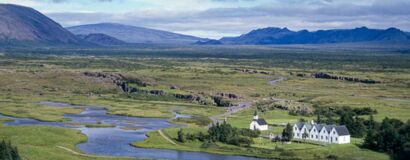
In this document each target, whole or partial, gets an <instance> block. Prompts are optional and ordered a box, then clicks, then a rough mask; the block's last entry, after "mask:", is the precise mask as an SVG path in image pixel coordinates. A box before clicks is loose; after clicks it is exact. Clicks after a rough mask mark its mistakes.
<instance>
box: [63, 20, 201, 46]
mask: <svg viewBox="0 0 410 160" xmlns="http://www.w3.org/2000/svg"><path fill="white" fill-rule="evenodd" d="M67 29H68V30H69V31H71V32H72V33H74V34H90V33H102V34H106V35H109V36H111V37H115V38H117V39H119V40H122V41H125V42H127V43H157V44H191V43H194V42H196V41H198V40H204V39H202V38H198V37H194V36H188V35H182V34H176V33H172V32H166V31H161V30H155V29H148V28H142V27H135V26H128V25H122V24H116V23H99V24H89V25H81V26H74V27H68V28H67Z"/></svg>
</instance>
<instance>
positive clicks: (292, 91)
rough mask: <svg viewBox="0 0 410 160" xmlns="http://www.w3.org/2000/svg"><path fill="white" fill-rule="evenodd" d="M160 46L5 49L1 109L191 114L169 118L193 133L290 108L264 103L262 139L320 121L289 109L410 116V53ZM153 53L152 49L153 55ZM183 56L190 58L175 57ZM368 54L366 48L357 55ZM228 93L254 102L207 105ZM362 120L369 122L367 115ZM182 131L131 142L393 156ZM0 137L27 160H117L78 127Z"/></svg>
mask: <svg viewBox="0 0 410 160" xmlns="http://www.w3.org/2000/svg"><path fill="white" fill-rule="evenodd" d="M162 51H163V52H161V55H150V56H152V57H145V56H146V55H148V53H141V55H143V56H142V57H138V56H135V55H132V56H130V54H131V53H132V52H130V51H124V52H126V53H127V54H126V55H124V56H118V55H111V54H109V55H98V54H96V55H93V56H73V55H66V54H62V55H59V56H55V55H54V54H58V52H57V51H56V52H57V53H47V54H44V53H43V54H40V53H39V55H35V56H33V55H30V54H17V53H16V54H14V53H5V54H2V55H0V57H1V58H0V77H1V78H0V113H1V114H3V115H9V116H14V117H28V118H34V119H38V120H41V121H57V122H65V123H67V122H68V121H67V119H65V118H64V114H75V113H80V112H81V111H82V110H81V109H77V108H64V107H62V108H56V107H48V106H45V105H42V104H38V103H39V102H41V101H57V102H64V103H69V104H76V105H95V106H103V107H105V108H107V110H108V112H109V113H110V114H117V115H126V116H134V117H158V118H172V117H174V112H177V113H181V114H189V115H192V116H193V117H192V118H187V119H176V120H172V122H174V123H183V124H187V126H185V127H182V128H183V129H184V130H186V131H190V132H199V131H206V128H207V126H208V124H209V123H211V122H212V120H215V119H219V120H223V119H225V118H226V119H227V121H228V123H230V124H231V125H232V126H234V127H238V128H248V127H249V123H250V121H251V119H252V113H253V112H254V110H257V109H260V107H261V106H263V105H265V104H267V105H271V106H274V104H275V105H280V106H286V107H288V108H287V109H279V108H275V109H272V108H269V107H267V108H265V109H266V110H265V111H264V112H259V113H260V115H259V116H260V117H262V118H264V119H265V120H266V121H267V122H268V123H269V124H271V126H269V127H270V130H269V131H265V132H262V135H268V134H269V133H274V134H280V133H281V132H282V129H283V128H284V127H283V124H286V123H294V122H296V121H298V120H299V119H301V118H303V119H305V120H311V119H316V117H314V116H309V115H300V114H296V115H291V114H289V112H290V110H292V109H295V108H296V109H297V108H301V107H302V108H303V107H305V108H308V109H312V108H313V109H314V107H315V106H322V107H328V108H339V107H343V106H349V107H351V108H362V107H370V108H372V109H376V110H377V114H374V118H375V120H376V121H379V122H380V121H381V120H382V119H383V118H385V117H390V118H397V119H399V120H402V121H407V120H408V119H409V118H408V117H410V108H409V106H410V97H409V95H410V87H409V86H410V69H409V68H410V66H409V64H408V63H407V62H408V61H409V60H410V56H409V55H408V54H398V53H391V52H392V51H383V50H382V51H380V50H379V51H377V52H374V53H373V52H372V51H363V50H359V51H354V53H350V52H348V53H346V52H342V53H335V51H334V50H332V51H329V52H328V51H326V50H324V51H322V50H319V51H317V52H316V51H315V52H314V53H310V52H309V53H307V52H306V53H305V52H301V51H300V50H299V49H297V50H292V49H290V50H287V49H284V48H281V49H269V48H262V49H255V48H242V49H238V50H237V49H232V48H223V49H221V50H217V49H215V50H211V51H207V52H206V54H205V53H202V51H203V50H201V49H198V51H197V52H201V53H197V52H195V53H192V54H191V53H190V51H191V50H190V49H188V51H186V50H183V51H175V49H170V50H162ZM214 51H215V53H214ZM224 51H229V52H230V53H231V52H235V53H237V52H238V53H237V55H238V56H239V57H241V58H232V55H230V54H226V55H223V56H225V57H215V56H216V55H215V54H216V53H219V52H224ZM73 52H80V51H73ZM88 52H92V53H94V51H88ZM88 52H87V53H88ZM95 52H99V51H98V50H97V51H95ZM107 52H109V51H107ZM114 52H115V53H117V52H118V51H113V53H114ZM136 52H142V51H140V50H138V51H136ZM153 52H154V51H150V52H149V54H151V53H153ZM176 52H177V53H180V54H179V56H183V57H182V58H181V57H172V56H171V57H170V55H173V54H174V53H176ZM204 52H205V51H204ZM208 52H211V53H209V57H208V58H204V57H195V56H203V55H208ZM256 52H257V53H256ZM361 52H363V54H357V53H361ZM153 54H154V53H153ZM181 54H182V55H181ZM261 57H262V58H261ZM347 57H348V58H347ZM85 72H94V73H110V74H122V75H126V76H130V77H133V78H134V79H133V80H134V81H129V85H130V86H134V87H137V88H139V89H141V90H144V91H147V92H149V91H153V90H155V91H158V90H160V91H164V92H165V93H167V94H166V95H163V96H161V95H156V94H145V93H124V92H123V90H121V89H120V88H119V86H117V85H116V84H114V83H113V82H112V81H109V80H106V79H102V78H95V77H89V76H86V75H85V74H84V73H85ZM318 72H323V73H328V74H331V75H338V76H345V77H354V78H359V79H372V80H377V81H381V82H382V83H376V84H368V83H359V82H352V81H344V80H334V79H320V78H314V77H312V76H310V75H311V74H312V73H318ZM280 77H285V78H286V80H283V81H280V82H275V85H271V84H269V83H268V82H269V81H272V80H275V79H278V78H280ZM221 93H223V94H224V95H227V94H233V95H235V96H234V97H236V98H232V97H233V96H231V98H229V97H222V101H223V102H224V103H230V104H238V103H240V102H253V101H255V102H254V103H253V105H252V106H250V107H249V108H248V107H247V108H246V109H243V110H240V111H238V112H232V113H231V114H227V115H224V113H226V112H227V108H226V107H216V106H215V104H212V103H209V102H214V97H215V96H220V95H221ZM175 94H181V95H194V96H200V97H201V98H202V99H201V100H203V101H194V100H187V99H180V98H176V97H175V96H173V95H175ZM203 102H207V103H205V104H204V103H203ZM258 107H259V108H258ZM215 115H222V116H215ZM363 118H365V119H367V118H368V116H363ZM6 120H7V119H4V118H2V119H1V121H6ZM273 124H275V125H274V126H273ZM178 129H179V127H176V128H168V129H163V130H162V134H161V133H160V132H158V131H153V132H150V133H148V136H149V137H148V138H147V139H146V140H145V141H143V142H136V143H133V144H132V145H134V146H138V147H147V148H166V149H177V150H187V151H201V152H210V153H218V154H227V155H245V156H252V157H261V158H275V159H318V158H319V157H320V158H326V157H328V156H336V157H337V158H338V159H357V160H366V159H389V156H388V155H387V154H385V153H379V152H374V151H370V150H367V149H363V148H361V147H360V146H361V143H362V139H353V142H352V144H347V145H325V146H322V145H317V144H308V143H297V142H293V143H292V144H281V143H273V142H270V141H269V140H266V139H263V138H256V139H254V142H255V143H254V144H252V145H251V147H237V146H233V145H227V144H222V143H215V144H204V143H201V142H197V141H191V142H187V143H179V142H177V141H175V139H176V135H177V133H176V132H177V131H178ZM165 137H167V138H165ZM2 139H4V140H10V141H11V142H12V143H13V144H15V145H16V146H17V147H18V148H19V150H20V151H21V154H22V155H23V157H24V158H25V159H30V160H47V159H50V160H51V159H61V160H70V159H116V158H109V157H94V156H85V155H83V154H84V153H83V152H82V151H80V150H79V149H77V148H76V147H75V145H76V144H78V143H81V142H84V141H86V140H87V138H86V137H85V136H84V135H82V134H81V133H80V132H79V131H75V130H70V129H63V128H56V127H45V126H18V127H17V126H4V125H2V123H1V124H0V140H2ZM172 142H174V143H175V144H174V143H172ZM63 148H64V149H63Z"/></svg>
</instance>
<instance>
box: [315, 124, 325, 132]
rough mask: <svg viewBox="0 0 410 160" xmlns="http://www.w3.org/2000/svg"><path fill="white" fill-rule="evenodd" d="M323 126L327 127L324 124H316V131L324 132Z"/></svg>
mask: <svg viewBox="0 0 410 160" xmlns="http://www.w3.org/2000/svg"><path fill="white" fill-rule="evenodd" d="M323 126H325V125H323V124H315V127H316V129H317V131H318V132H320V130H322V128H323Z"/></svg>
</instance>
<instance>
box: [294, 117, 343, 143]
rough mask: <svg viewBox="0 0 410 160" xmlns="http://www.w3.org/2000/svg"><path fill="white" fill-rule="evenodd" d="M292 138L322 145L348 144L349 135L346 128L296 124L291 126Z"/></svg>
mask: <svg viewBox="0 0 410 160" xmlns="http://www.w3.org/2000/svg"><path fill="white" fill-rule="evenodd" d="M293 138H295V139H300V140H303V139H306V140H311V141H318V142H324V143H336V144H346V143H350V133H349V130H348V129H347V128H346V126H336V125H326V124H315V123H314V122H313V121H312V122H311V123H304V122H297V123H296V124H295V125H294V126H293Z"/></svg>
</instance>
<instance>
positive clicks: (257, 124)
mask: <svg viewBox="0 0 410 160" xmlns="http://www.w3.org/2000/svg"><path fill="white" fill-rule="evenodd" d="M249 129H251V130H259V131H266V130H268V123H266V121H265V119H263V118H259V116H258V113H257V112H256V111H255V112H254V113H253V120H252V122H251V124H250V125H249Z"/></svg>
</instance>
